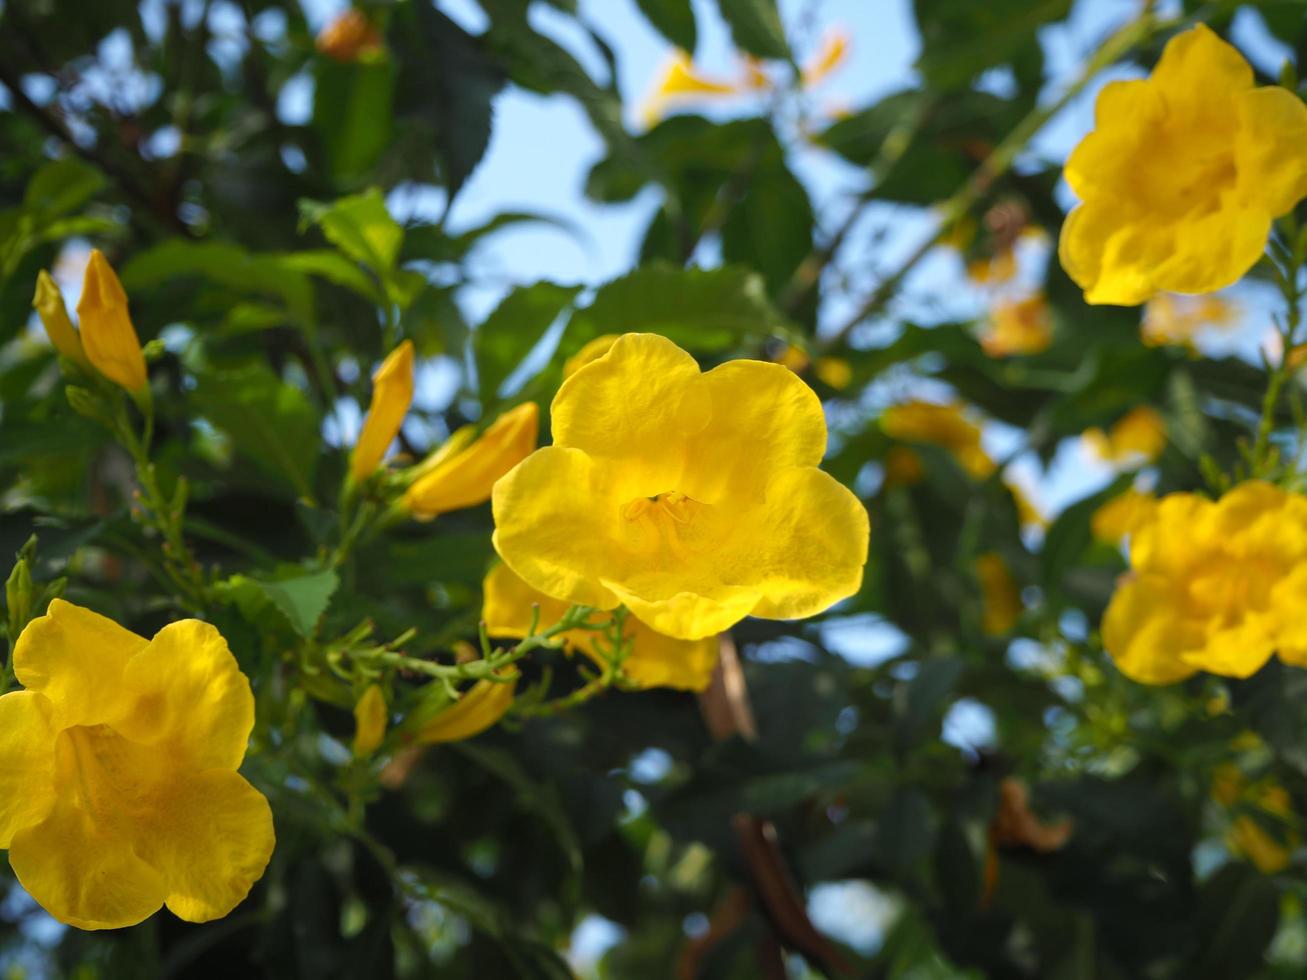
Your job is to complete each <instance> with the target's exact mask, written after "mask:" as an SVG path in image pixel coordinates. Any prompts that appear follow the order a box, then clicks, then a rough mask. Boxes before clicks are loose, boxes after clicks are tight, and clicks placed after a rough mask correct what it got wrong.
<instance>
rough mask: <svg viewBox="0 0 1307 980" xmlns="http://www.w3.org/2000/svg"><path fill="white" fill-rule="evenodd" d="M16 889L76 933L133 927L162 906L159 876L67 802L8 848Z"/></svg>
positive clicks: (59, 802)
mask: <svg viewBox="0 0 1307 980" xmlns="http://www.w3.org/2000/svg"><path fill="white" fill-rule="evenodd" d="M9 864H10V866H11V867H12V868H13V869H14V874H15V875H16V876H17V877H18V883H19V884H21V885H22V886H23V888H24V889H25V890H26V891H27V893H28V894H29V895H31V896H32V898H33V899H35V900H36V902H37V904H39V905H40V906H41V908H43V909H45V910H46V911H47V912H49V913H50V914H51V915H52V916H54V917H55V918H56V919H58V920H59V921H60V922H63V923H65V924H67V925H70V926H76V927H77V928H78V929H122V928H125V927H127V926H134V925H136V924H137V923H138V922H142V921H144V920H145V919H147V918H149V917H150V916H151V915H153V914H154V913H155V912H157V911H158V910H159V909H160V908H161V907H162V906H163V900H164V898H165V896H166V895H167V886H166V885H165V883H164V879H163V875H162V874H160V873H159V871H158V870H156V869H155V868H154V867H152V866H151V865H149V864H148V863H146V862H145V861H143V860H142V859H141V858H140V857H138V856H137V854H136V852H135V851H134V850H133V849H132V848H131V847H124V846H122V842H121V841H120V840H119V839H118V838H116V837H115V836H114V835H113V834H111V833H109V832H106V831H104V830H103V829H101V826H100V825H99V824H98V823H97V821H96V820H95V819H94V818H93V817H92V815H91V814H90V813H88V812H87V811H86V810H84V809H82V808H81V807H79V806H77V805H75V804H74V803H73V801H72V800H71V799H70V798H68V797H61V798H59V799H58V800H56V802H55V805H54V807H53V809H52V810H51V811H50V813H49V815H48V816H47V817H46V818H45V819H44V820H42V821H41V822H40V823H38V824H34V825H33V826H31V827H27V828H25V829H23V830H20V831H19V832H18V833H16V834H15V835H14V839H13V841H12V842H11V843H10V845H9Z"/></svg>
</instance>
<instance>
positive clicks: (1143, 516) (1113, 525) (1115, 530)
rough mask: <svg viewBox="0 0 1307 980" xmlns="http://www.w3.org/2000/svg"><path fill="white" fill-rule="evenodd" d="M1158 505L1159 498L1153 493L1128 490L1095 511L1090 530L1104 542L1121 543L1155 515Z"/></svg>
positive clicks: (1096, 537) (1090, 522) (1090, 521)
mask: <svg viewBox="0 0 1307 980" xmlns="http://www.w3.org/2000/svg"><path fill="white" fill-rule="evenodd" d="M1156 507H1157V498H1156V497H1154V496H1153V495H1152V494H1151V493H1141V492H1140V491H1138V490H1127V491H1126V492H1125V493H1123V494H1121V495H1119V496H1116V497H1113V498H1112V499H1111V500H1109V501H1107V503H1105V504H1103V505H1102V506H1101V507H1099V508H1098V509H1097V510H1096V511H1094V514H1093V516H1092V517H1091V518H1090V520H1089V526H1090V530H1091V531H1092V533H1093V535H1094V538H1095V539H1097V540H1098V541H1102V542H1103V543H1104V544H1120V543H1121V542H1122V541H1123V540H1125V538H1127V537H1129V536H1130V535H1131V534H1133V533H1134V532H1135V531H1136V530H1137V529H1138V528H1139V527H1141V526H1142V525H1143V524H1145V523H1146V522H1147V521H1148V520H1149V519H1150V518H1151V517H1152V516H1153V512H1154V510H1155V509H1156Z"/></svg>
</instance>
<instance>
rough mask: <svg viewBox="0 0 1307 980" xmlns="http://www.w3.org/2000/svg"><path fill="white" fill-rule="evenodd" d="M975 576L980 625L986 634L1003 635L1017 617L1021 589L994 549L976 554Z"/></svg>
mask: <svg viewBox="0 0 1307 980" xmlns="http://www.w3.org/2000/svg"><path fill="white" fill-rule="evenodd" d="M976 578H977V579H978V580H979V581H980V591H981V595H982V597H983V599H984V612H983V614H982V622H981V629H983V630H984V631H985V633H986V634H987V635H989V636H1003V635H1004V634H1005V633H1010V632H1011V631H1012V627H1014V626H1015V625H1016V624H1017V620H1018V619H1020V618H1021V592H1020V591H1019V590H1018V589H1017V583H1016V581H1015V580H1014V579H1013V578H1012V573H1011V572H1010V571H1008V567H1007V563H1006V562H1004V561H1003V559H1002V558H1001V557H1000V556H999V555H998V553H997V552H993V551H987V552H985V553H984V554H983V555H978V556H977V557H976Z"/></svg>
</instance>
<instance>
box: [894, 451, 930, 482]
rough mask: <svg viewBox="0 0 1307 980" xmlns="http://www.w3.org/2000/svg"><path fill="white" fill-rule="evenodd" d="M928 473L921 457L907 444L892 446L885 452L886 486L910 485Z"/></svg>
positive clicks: (919, 480)
mask: <svg viewBox="0 0 1307 980" xmlns="http://www.w3.org/2000/svg"><path fill="white" fill-rule="evenodd" d="M925 475H926V467H925V465H924V464H923V463H922V462H921V457H920V456H918V455H917V454H916V453H915V452H913V451H912V450H911V449H909V448H908V447H907V446H890V448H889V451H888V452H886V453H885V486H886V487H910V486H912V485H913V484H916V483H920V482H921V480H922V478H923V477H924V476H925Z"/></svg>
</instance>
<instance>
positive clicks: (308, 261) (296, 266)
mask: <svg viewBox="0 0 1307 980" xmlns="http://www.w3.org/2000/svg"><path fill="white" fill-rule="evenodd" d="M272 261H273V262H275V263H276V264H277V265H278V266H279V267H280V268H282V269H289V270H291V271H292V272H295V273H297V274H307V275H313V276H320V277H321V278H323V279H326V280H327V281H328V282H331V283H335V284H336V285H337V286H343V287H344V288H346V289H348V290H350V291H351V292H354V293H357V294H358V295H359V296H362V297H363V298H364V299H366V300H369V301H370V302H372V303H376V304H378V305H380V304H381V303H382V302H383V299H382V294H381V291H380V290H379V289H378V288H377V284H376V282H375V281H374V280H373V279H372V278H371V277H370V276H368V274H367V273H366V272H364V271H363V270H362V269H360V268H359V267H358V266H357V265H355V264H354V263H353V262H351V261H350V260H349V259H347V258H345V256H343V255H341V254H340V253H339V252H333V251H330V250H328V249H325V248H324V249H314V250H311V251H307V252H287V253H286V254H284V255H278V256H274V257H272Z"/></svg>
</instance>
